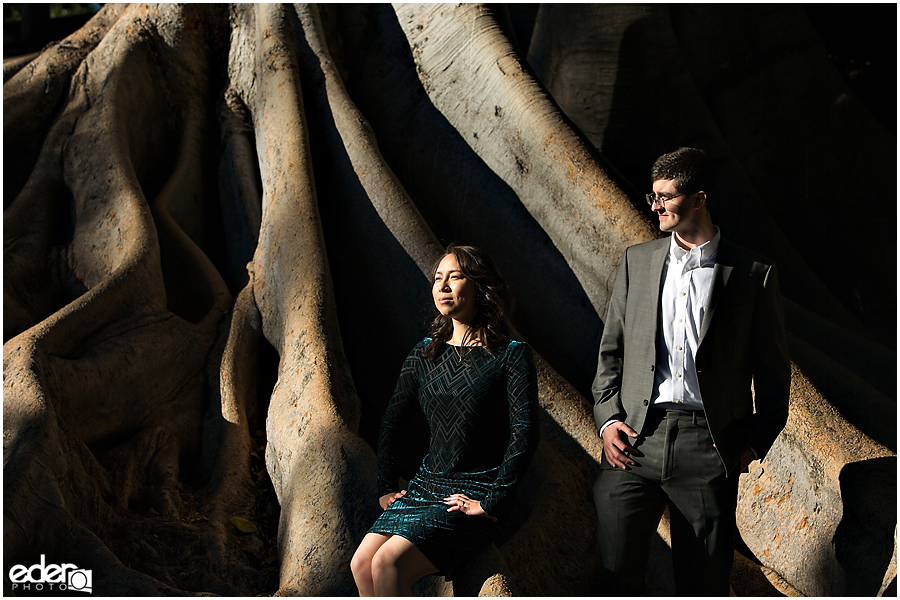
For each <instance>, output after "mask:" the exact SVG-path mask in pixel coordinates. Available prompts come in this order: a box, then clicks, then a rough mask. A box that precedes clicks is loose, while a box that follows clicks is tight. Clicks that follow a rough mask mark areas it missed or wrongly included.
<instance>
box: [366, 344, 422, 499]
mask: <svg viewBox="0 0 900 600" xmlns="http://www.w3.org/2000/svg"><path fill="white" fill-rule="evenodd" d="M419 360H421V344H420V345H419V346H416V347H415V348H413V350H412V352H410V353H409V356H407V357H406V360H405V361H404V362H403V367H402V368H401V369H400V376H399V378H398V379H397V386H396V387H395V388H394V393H393V395H392V396H391V400H390V402H389V403H388V407H387V409H386V410H385V412H384V418H383V420H382V423H381V433H380V435H379V438H378V476H377V483H376V484H377V489H378V496H379V497H381V496H383V495H385V494H389V493H391V492H397V491H399V480H400V469H399V466H398V459H399V453H400V444H401V442H402V440H403V426H404V424H408V423H409V422H410V419H409V416H410V414H411V413H412V412H413V411H416V410H418V409H419V406H418V397H419V379H418V376H417V374H416V363H417V362H418V361H419Z"/></svg>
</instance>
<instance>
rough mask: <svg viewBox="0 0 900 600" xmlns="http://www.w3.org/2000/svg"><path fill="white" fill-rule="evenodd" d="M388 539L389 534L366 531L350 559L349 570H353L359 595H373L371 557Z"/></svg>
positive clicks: (389, 537) (373, 584)
mask: <svg viewBox="0 0 900 600" xmlns="http://www.w3.org/2000/svg"><path fill="white" fill-rule="evenodd" d="M389 539H391V536H389V535H383V534H380V533H367V534H366V537H364V538H363V541H362V542H360V544H359V548H357V549H356V552H354V554H353V558H352V559H351V560H350V571H352V572H353V580H354V581H356V588H357V589H358V590H359V595H360V596H361V597H362V596H374V595H375V583H374V582H373V580H372V558H373V557H374V556H375V553H376V552H378V549H379V548H381V546H382V545H384V543H385V542H387V541H388V540H389Z"/></svg>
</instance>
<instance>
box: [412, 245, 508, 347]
mask: <svg viewBox="0 0 900 600" xmlns="http://www.w3.org/2000/svg"><path fill="white" fill-rule="evenodd" d="M448 254H452V255H453V256H454V257H456V262H458V263H459V269H460V270H461V271H462V273H463V275H465V277H466V279H470V280H472V281H473V282H474V283H475V289H476V292H475V301H476V302H477V303H478V312H477V313H476V315H475V318H474V319H472V322H471V323H470V324H469V331H468V332H466V336H465V338H464V339H463V340H462V343H463V345H465V344H466V342H467V341H468V340H471V339H477V340H480V341H481V343H482V344H483V345H484V347H485V348H486V349H487V351H488V352H490V353H492V354H493V353H494V351H495V350H496V349H497V346H498V345H499V344H500V342H502V341H503V340H504V339H506V338H507V337H509V331H510V325H509V315H510V314H511V313H512V311H513V308H514V307H515V300H514V299H513V295H512V292H510V291H509V286H507V285H506V281H504V280H503V277H501V276H500V271H499V270H497V265H495V264H494V261H493V260H492V259H491V257H490V256H488V254H487V253H486V252H484V251H483V250H480V249H479V248H475V247H474V246H457V245H456V244H450V245H449V246H447V250H446V252H444V254H442V255H441V257H440V258H438V259H437V261H435V263H434V266H433V267H432V268H431V281H432V285H434V277H435V274H436V273H437V270H438V267H439V266H440V264H441V261H442V260H444V258H445V257H446V256H447V255H448ZM429 333H430V337H431V342H430V343H429V344H428V346H426V347H425V350H424V351H423V353H422V354H423V355H424V356H425V357H426V358H431V357H436V356H440V354H441V352H443V350H444V348H445V345H444V344H445V342H447V341H449V340H450V338H451V337H452V336H453V319H451V318H450V317H447V316H444V315H442V314H441V313H440V312H439V311H438V310H437V307H435V317H434V320H433V321H432V322H431V326H430V328H429Z"/></svg>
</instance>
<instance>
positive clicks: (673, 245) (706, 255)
mask: <svg viewBox="0 0 900 600" xmlns="http://www.w3.org/2000/svg"><path fill="white" fill-rule="evenodd" d="M713 227H715V229H716V235H714V236H713V238H712V239H711V240H709V241H708V242H706V243H705V244H702V245H700V246H698V247H697V248H693V249H691V250H685V249H684V248H682V247H681V246H679V245H678V242H677V241H675V234H674V233H673V234H672V235H671V240H670V242H669V257H670V258H671V259H672V260H675V261H676V262H679V263H685V262H686V263H687V264H686V265H685V269H687V270H690V269H695V268H697V267H711V266H713V265H714V264H715V262H716V253H717V252H718V251H719V242H720V241H721V240H722V234H721V232H720V231H719V228H718V227H717V226H716V225H713Z"/></svg>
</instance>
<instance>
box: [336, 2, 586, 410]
mask: <svg viewBox="0 0 900 600" xmlns="http://www.w3.org/2000/svg"><path fill="white" fill-rule="evenodd" d="M341 21H342V23H341V29H342V31H343V32H345V37H344V39H343V42H344V50H345V56H346V71H347V73H348V75H347V88H348V91H349V93H350V95H351V97H352V98H353V99H354V101H355V103H356V105H357V106H358V107H359V108H360V110H361V111H362V112H363V114H365V115H366V118H367V119H368V120H369V122H370V124H371V125H372V127H373V129H374V130H375V132H376V135H377V137H378V140H379V147H380V150H381V152H382V154H383V155H384V157H385V159H386V160H387V162H388V164H390V165H391V168H392V169H393V171H394V173H395V174H396V175H397V177H398V178H399V179H400V181H401V182H402V184H403V186H404V188H405V189H406V190H407V192H408V193H409V195H410V196H411V197H412V198H413V200H414V202H415V203H416V206H417V207H418V209H419V210H420V211H421V213H422V215H423V216H424V218H425V220H426V221H427V222H428V224H429V226H430V227H431V229H432V230H433V231H434V233H435V235H437V237H438V238H439V240H440V242H441V243H442V244H447V243H449V242H460V243H468V244H474V245H477V246H480V247H482V248H484V249H485V250H486V251H488V252H489V253H490V254H491V255H492V256H493V258H494V260H495V261H496V262H497V264H498V267H499V268H500V272H501V273H502V274H503V276H504V278H505V279H506V280H507V281H508V282H509V284H510V288H511V289H512V292H513V294H514V295H515V297H516V301H517V309H516V312H515V314H514V315H513V321H514V323H515V325H516V327H517V328H518V330H519V331H520V332H521V333H522V335H523V336H524V337H525V339H526V340H528V342H529V343H531V344H532V345H533V346H534V348H535V350H536V351H538V352H539V353H540V354H541V355H542V356H543V357H544V358H545V359H547V361H548V362H550V363H551V364H552V365H553V366H554V368H555V369H556V370H557V371H558V372H559V373H560V374H561V375H562V376H563V377H564V378H566V379H567V380H568V381H569V382H570V383H572V385H573V386H575V388H576V389H577V390H578V391H579V392H580V393H582V394H585V395H587V394H589V389H590V382H591V380H592V379H593V376H594V373H595V371H596V353H597V347H598V344H599V340H600V334H601V331H602V322H601V320H600V318H599V317H598V316H597V314H596V312H595V311H594V309H593V306H592V305H591V303H590V301H589V299H588V296H587V294H586V293H585V291H584V290H582V289H581V286H580V284H579V282H578V281H577V279H576V277H575V276H574V274H573V273H572V271H571V269H570V268H569V266H568V264H567V263H566V262H565V260H564V259H563V257H562V255H561V254H560V253H559V251H558V250H557V249H556V247H555V246H554V245H553V243H552V241H551V240H550V238H549V237H548V236H547V234H546V233H545V232H544V231H543V230H542V229H541V227H540V226H539V225H538V224H537V222H535V220H534V219H533V218H532V217H531V215H530V214H528V212H527V210H526V209H525V208H524V207H523V206H522V204H521V202H520V201H519V199H518V198H517V196H516V195H515V193H513V191H512V190H511V189H510V188H509V186H507V185H506V184H505V183H504V182H503V181H502V180H501V179H500V178H499V177H497V175H496V174H494V173H493V172H492V171H491V170H490V169H489V168H488V167H487V166H486V165H485V164H484V162H483V161H482V160H481V159H480V158H479V157H478V156H477V155H476V154H475V153H474V151H473V150H472V149H471V148H470V147H469V146H468V145H467V144H466V143H465V141H464V140H463V138H462V137H461V134H460V133H459V132H457V131H456V130H455V129H454V128H453V127H452V126H451V125H450V124H449V123H448V122H447V120H446V119H445V118H444V116H443V115H442V114H441V113H440V112H439V111H438V110H437V109H435V107H434V106H433V105H432V103H431V101H430V100H429V98H428V96H427V94H426V93H425V90H424V89H422V85H421V83H420V81H419V79H418V77H417V76H416V67H415V64H414V62H413V60H412V56H411V54H410V50H409V45H408V43H407V40H406V37H405V36H404V34H403V32H402V30H401V29H400V27H399V24H398V23H397V18H396V15H395V14H394V12H393V11H392V10H391V8H390V6H388V5H368V6H353V7H349V6H347V7H344V9H343V10H342V11H341ZM362 44H364V45H362Z"/></svg>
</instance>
